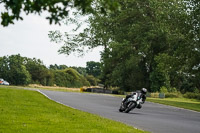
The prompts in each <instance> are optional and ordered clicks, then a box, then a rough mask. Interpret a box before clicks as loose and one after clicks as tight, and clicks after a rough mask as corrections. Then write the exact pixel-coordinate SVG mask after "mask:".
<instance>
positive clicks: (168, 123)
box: [40, 90, 200, 133]
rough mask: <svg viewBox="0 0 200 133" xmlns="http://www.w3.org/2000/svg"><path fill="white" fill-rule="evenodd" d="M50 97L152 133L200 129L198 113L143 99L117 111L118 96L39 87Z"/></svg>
mask: <svg viewBox="0 0 200 133" xmlns="http://www.w3.org/2000/svg"><path fill="white" fill-rule="evenodd" d="M40 92H42V93H43V94H45V95H46V96H48V97H49V98H50V99H52V100H55V101H57V102H59V103H62V104H65V105H67V106H70V107H73V108H76V109H79V110H83V111H86V112H90V113H93V114H98V115H101V116H103V117H106V118H109V119H112V120H116V121H120V122H123V123H126V124H128V125H131V126H134V127H136V128H139V129H142V130H146V131H150V132H153V133H200V113H198V112H194V111H189V110H185V109H180V108H176V107H170V106H165V105H160V104H156V103H150V102H146V103H145V104H144V105H143V107H142V109H140V110H139V109H134V110H133V111H131V112H129V113H120V112H119V111H118V109H119V106H120V103H121V99H122V98H119V97H114V96H110V95H101V94H89V93H73V92H59V91H47V90H40Z"/></svg>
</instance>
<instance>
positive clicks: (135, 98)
mask: <svg viewBox="0 0 200 133" xmlns="http://www.w3.org/2000/svg"><path fill="white" fill-rule="evenodd" d="M124 99H125V98H123V99H122V103H121V106H120V108H119V112H125V113H128V112H130V111H131V110H133V109H135V108H141V107H139V106H141V104H142V103H143V101H142V98H141V97H140V95H139V93H134V94H133V95H132V96H131V97H129V98H128V99H127V100H126V101H124ZM123 101H124V102H123Z"/></svg>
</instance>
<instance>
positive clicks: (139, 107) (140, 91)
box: [122, 88, 147, 109]
mask: <svg viewBox="0 0 200 133" xmlns="http://www.w3.org/2000/svg"><path fill="white" fill-rule="evenodd" d="M136 93H138V94H139V98H142V104H144V102H145V100H146V93H147V89H146V88H142V89H141V90H138V91H136V92H133V93H132V94H130V95H127V96H126V98H125V99H124V100H123V101H122V103H123V105H124V106H126V101H127V99H128V98H129V97H132V96H133V95H135V94H136ZM137 108H138V109H141V108H142V105H141V104H139V105H138V106H137Z"/></svg>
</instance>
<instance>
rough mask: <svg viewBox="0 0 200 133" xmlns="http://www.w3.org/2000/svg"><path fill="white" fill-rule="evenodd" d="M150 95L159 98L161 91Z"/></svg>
mask: <svg viewBox="0 0 200 133" xmlns="http://www.w3.org/2000/svg"><path fill="white" fill-rule="evenodd" d="M150 97H152V98H159V93H151V95H150Z"/></svg>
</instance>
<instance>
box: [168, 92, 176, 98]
mask: <svg viewBox="0 0 200 133" xmlns="http://www.w3.org/2000/svg"><path fill="white" fill-rule="evenodd" d="M178 97H179V94H178V93H166V94H165V98H178Z"/></svg>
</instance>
